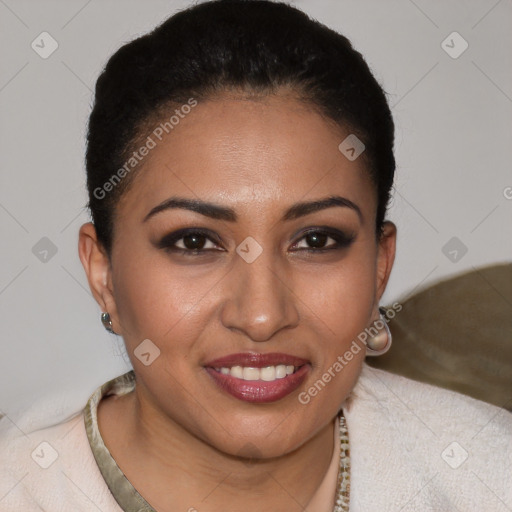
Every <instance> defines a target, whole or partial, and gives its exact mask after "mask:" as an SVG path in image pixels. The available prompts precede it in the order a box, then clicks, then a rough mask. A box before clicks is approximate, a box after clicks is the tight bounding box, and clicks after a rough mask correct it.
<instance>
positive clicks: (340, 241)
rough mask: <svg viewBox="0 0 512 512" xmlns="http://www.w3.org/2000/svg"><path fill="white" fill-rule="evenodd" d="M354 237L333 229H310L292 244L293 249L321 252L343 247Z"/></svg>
mask: <svg viewBox="0 0 512 512" xmlns="http://www.w3.org/2000/svg"><path fill="white" fill-rule="evenodd" d="M354 239H355V236H354V235H346V234H345V233H343V232H341V231H338V230H333V229H312V230H310V231H308V232H306V233H304V234H303V236H302V238H300V239H299V241H298V242H296V243H295V244H294V245H293V250H305V251H310V252H322V251H327V250H335V249H343V248H345V247H348V246H349V245H350V244H351V243H352V242H353V241H354Z"/></svg>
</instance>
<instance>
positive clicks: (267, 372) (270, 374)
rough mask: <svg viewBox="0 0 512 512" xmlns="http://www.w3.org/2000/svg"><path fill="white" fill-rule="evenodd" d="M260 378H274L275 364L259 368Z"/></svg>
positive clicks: (266, 379) (269, 379) (270, 379)
mask: <svg viewBox="0 0 512 512" xmlns="http://www.w3.org/2000/svg"><path fill="white" fill-rule="evenodd" d="M259 378H260V379H261V380H265V381H268V382H270V381H272V380H276V367H275V366H267V367H266V368H260V376H259Z"/></svg>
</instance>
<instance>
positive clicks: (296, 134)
mask: <svg viewBox="0 0 512 512" xmlns="http://www.w3.org/2000/svg"><path fill="white" fill-rule="evenodd" d="M175 108H176V107H173V109H171V110H170V111H169V113H168V114H169V115H167V116H166V114H165V113H164V119H163V120H162V121H157V122H155V129H157V131H156V132H155V130H149V131H148V133H147V135H148V136H149V137H150V138H151V139H152V140H153V142H154V147H153V148H152V149H151V150H150V151H149V153H148V155H147V156H146V157H145V159H144V160H143V161H141V165H140V168H139V170H138V171H137V179H136V180H135V182H134V186H133V187H131V188H130V190H129V191H128V192H127V194H126V195H125V197H124V198H123V200H122V201H121V203H120V204H119V207H118V214H119V216H125V215H130V216H131V215H136V216H138V217H140V218H142V217H143V216H144V215H145V214H146V213H147V212H148V210H149V209H151V208H152V207H154V206H155V205H156V204H158V203H160V202H162V201H164V200H165V199H167V198H168V197H170V196H185V197H189V198H194V199H203V200H207V201H214V202H216V203H219V204H224V205H227V206H230V207H232V208H234V209H235V210H236V211H237V212H238V213H239V216H240V218H243V217H244V216H245V217H247V218H251V217H252V216H253V215H254V213H255V210H257V211H258V212H259V214H260V215H267V216H268V217H269V218H270V217H272V216H277V215H279V213H280V211H282V210H284V208H285V207H286V205H288V204H291V203H293V202H296V201H305V200H314V199H317V198H321V197H325V196H327V195H334V194H337V195H343V196H344V197H347V198H349V199H350V200H352V201H353V202H355V203H357V204H359V206H360V207H361V209H362V210H363V214H364V217H365V218H371V216H372V212H373V209H374V208H375V206H376V205H374V204H373V203H374V191H373V186H372V185H371V182H370V180H369V176H368V172H367V169H366V163H365V161H364V159H363V158H357V159H356V160H353V161H350V160H349V159H347V158H346V156H345V155H344V154H342V153H341V152H340V150H339V148H338V146H339V144H340V143H341V142H342V141H343V140H344V139H345V138H346V137H347V136H348V135H350V131H349V130H348V129H343V128H342V127H340V126H339V125H337V124H335V123H334V122H332V121H330V120H328V119H326V118H325V117H324V116H322V115H320V114H319V113H318V112H317V111H316V110H315V109H314V108H313V107H311V106H309V105H307V104H304V103H302V102H300V101H299V100H297V99H295V98H293V97H290V96H284V95H274V96H266V97H264V98H258V99H247V98H243V97H234V96H223V97H218V98H216V99H214V100H208V101H205V102H201V103H198V104H197V106H195V107H194V108H193V109H185V110H184V111H183V112H181V115H180V116H179V118H178V117H177V116H175V118H174V120H173V121H174V123H173V125H172V126H173V127H172V130H169V133H166V132H165V131H163V130H162V129H161V128H160V130H158V127H159V126H161V124H160V123H165V122H166V121H168V120H169V119H170V117H171V116H172V115H173V113H174V112H175ZM178 110H179V108H178ZM185 111H186V112H187V113H186V114H184V112H185ZM168 129H169V128H168ZM162 131H163V134H162V133H161V132H162ZM155 133H157V134H159V136H160V137H161V140H159V138H158V137H157V136H156V135H155ZM144 138H145V137H144Z"/></svg>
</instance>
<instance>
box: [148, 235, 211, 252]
mask: <svg viewBox="0 0 512 512" xmlns="http://www.w3.org/2000/svg"><path fill="white" fill-rule="evenodd" d="M216 239H217V237H216V236H214V235H213V234H212V233H210V232H207V231H203V230H199V229H180V230H179V231H176V232H174V233H170V234H168V235H166V236H164V237H163V238H162V239H161V240H160V242H158V244H157V246H158V247H159V248H160V249H164V250H166V251H169V252H173V251H174V252H181V253H183V254H187V253H190V254H192V255H193V254H201V253H207V252H210V251H212V250H220V249H219V244H220V243H219V242H215V241H214V240H216Z"/></svg>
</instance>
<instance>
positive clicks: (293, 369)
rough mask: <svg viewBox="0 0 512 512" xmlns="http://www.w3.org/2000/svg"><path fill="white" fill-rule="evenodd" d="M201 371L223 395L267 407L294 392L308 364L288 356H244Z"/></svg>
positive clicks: (211, 363)
mask: <svg viewBox="0 0 512 512" xmlns="http://www.w3.org/2000/svg"><path fill="white" fill-rule="evenodd" d="M204 368H205V370H206V372H207V373H208V374H209V375H210V377H211V379H212V381H213V383H215V385H216V387H217V388H218V389H220V390H221V391H222V392H226V393H228V394H229V395H231V396H233V397H235V398H237V399H239V400H242V401H244V402H252V403H269V402H275V401H277V400H280V399H282V398H284V397H286V396H288V395H290V394H291V393H293V392H294V391H295V390H297V388H298V387H299V386H300V385H301V384H302V383H303V382H304V380H305V379H306V378H307V376H308V375H309V373H310V370H311V363H310V362H309V361H308V360H307V359H303V358H301V357H297V356H292V355H290V354H283V353H275V352H274V353H266V354H261V353H256V352H243V353H238V354H231V355H229V356H224V357H221V358H218V359H215V360H213V361H209V362H208V363H206V365H205V366H204Z"/></svg>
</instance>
